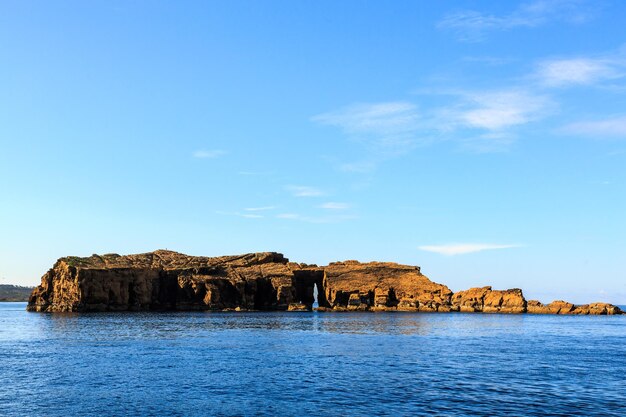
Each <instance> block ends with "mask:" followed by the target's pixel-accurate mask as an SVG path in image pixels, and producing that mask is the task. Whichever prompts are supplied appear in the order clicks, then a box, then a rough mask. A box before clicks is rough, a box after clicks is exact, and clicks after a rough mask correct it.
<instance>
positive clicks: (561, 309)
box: [528, 300, 622, 315]
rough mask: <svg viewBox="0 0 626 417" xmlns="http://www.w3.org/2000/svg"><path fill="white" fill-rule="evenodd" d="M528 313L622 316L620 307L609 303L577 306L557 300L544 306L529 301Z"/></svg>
mask: <svg viewBox="0 0 626 417" xmlns="http://www.w3.org/2000/svg"><path fill="white" fill-rule="evenodd" d="M528 312H529V313H533V314H579V315H587V314H592V315H615V314H622V311H621V310H620V308H619V307H617V306H614V305H613V304H607V303H591V304H584V305H580V306H576V305H574V304H572V303H568V302H567V301H562V300H557V301H553V302H551V303H550V304H546V305H544V304H542V303H540V302H539V301H537V300H530V301H528Z"/></svg>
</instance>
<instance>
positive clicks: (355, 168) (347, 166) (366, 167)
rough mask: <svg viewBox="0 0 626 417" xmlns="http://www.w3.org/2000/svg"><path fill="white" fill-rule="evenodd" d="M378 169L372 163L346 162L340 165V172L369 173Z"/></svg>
mask: <svg viewBox="0 0 626 417" xmlns="http://www.w3.org/2000/svg"><path fill="white" fill-rule="evenodd" d="M375 169H376V164H375V163H374V162H372V161H360V162H345V163H342V164H340V165H339V170H340V171H343V172H356V173H360V174H363V173H367V172H372V171H374V170H375Z"/></svg>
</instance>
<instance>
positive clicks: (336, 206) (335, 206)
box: [319, 201, 350, 210]
mask: <svg viewBox="0 0 626 417" xmlns="http://www.w3.org/2000/svg"><path fill="white" fill-rule="evenodd" d="M319 207H320V208H323V209H326V210H347V209H349V208H350V205H349V204H347V203H337V202H333V201H329V202H328V203H324V204H322V205H320V206H319Z"/></svg>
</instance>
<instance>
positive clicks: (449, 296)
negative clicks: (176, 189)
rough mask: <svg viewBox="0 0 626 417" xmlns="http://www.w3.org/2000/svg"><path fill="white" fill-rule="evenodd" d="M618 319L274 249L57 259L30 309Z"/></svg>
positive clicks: (408, 272) (404, 271) (395, 269)
mask: <svg viewBox="0 0 626 417" xmlns="http://www.w3.org/2000/svg"><path fill="white" fill-rule="evenodd" d="M316 292H317V300H318V303H319V308H318V310H319V311H422V312H450V311H461V312H485V313H525V312H528V313H537V314H621V313H622V312H621V311H620V309H619V308H617V307H616V306H613V305H611V304H605V303H595V304H588V305H583V306H574V305H573V304H571V303H567V302H565V301H554V302H552V303H550V304H548V305H543V304H541V303H540V302H538V301H533V300H531V301H528V302H526V300H525V299H524V296H523V294H522V291H521V290H520V289H510V290H493V289H492V288H491V287H482V288H471V289H469V290H466V291H460V292H457V293H455V294H453V293H452V291H451V290H450V289H449V288H448V287H446V286H445V285H442V284H437V283H435V282H433V281H431V280H430V279H428V278H427V277H426V276H424V275H422V273H421V272H420V269H419V267H416V266H407V265H400V264H396V263H389V262H369V263H361V262H357V261H345V262H335V263H331V264H330V265H328V266H316V265H306V264H298V263H294V262H289V260H288V259H287V258H285V257H284V256H283V255H281V254H279V253H275V252H263V253H251V254H246V255H240V256H222V257H214V258H208V257H200V256H187V255H184V254H181V253H177V252H172V251H165V250H159V251H155V252H151V253H145V254H139V255H127V256H120V255H117V254H108V255H102V256H100V255H92V256H91V257H88V258H78V257H66V258H61V259H59V260H58V261H57V262H56V263H55V264H54V266H53V268H52V269H50V270H49V271H48V272H47V273H46V274H45V275H44V276H43V277H42V279H41V285H40V286H39V287H37V288H35V289H34V290H33V293H32V294H31V296H30V299H29V303H28V307H27V309H28V310H29V311H39V312H43V311H50V312H69V311H140V310H226V311H242V310H289V311H307V310H311V309H312V306H313V302H314V299H315V296H314V294H315V293H316Z"/></svg>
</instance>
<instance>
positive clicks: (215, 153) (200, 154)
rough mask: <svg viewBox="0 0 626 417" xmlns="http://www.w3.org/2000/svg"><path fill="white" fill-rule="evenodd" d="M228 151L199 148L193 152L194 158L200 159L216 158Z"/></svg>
mask: <svg viewBox="0 0 626 417" xmlns="http://www.w3.org/2000/svg"><path fill="white" fill-rule="evenodd" d="M227 153H228V152H226V151H224V150H221V149H212V150H204V149H200V150H197V151H195V152H194V153H193V157H194V158H200V159H213V158H218V157H220V156H223V155H226V154H227Z"/></svg>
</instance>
